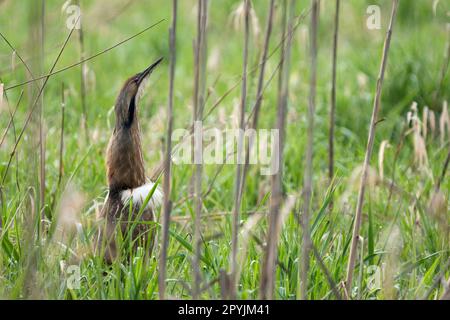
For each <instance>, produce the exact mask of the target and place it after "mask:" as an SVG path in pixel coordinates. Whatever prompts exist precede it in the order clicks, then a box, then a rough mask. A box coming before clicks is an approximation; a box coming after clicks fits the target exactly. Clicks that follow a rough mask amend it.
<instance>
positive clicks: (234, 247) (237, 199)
mask: <svg viewBox="0 0 450 320" xmlns="http://www.w3.org/2000/svg"><path fill="white" fill-rule="evenodd" d="M244 6H245V9H244V11H245V13H244V15H245V18H244V20H245V31H244V34H245V35H244V52H243V57H242V60H243V64H242V87H241V105H240V110H239V113H240V114H239V136H238V153H237V169H236V181H235V186H234V188H235V190H234V209H233V228H232V238H231V292H230V298H232V299H236V284H237V281H238V280H239V279H236V274H237V268H238V266H237V252H238V235H239V220H240V210H241V201H242V193H243V191H244V190H243V189H242V187H243V186H242V182H243V180H242V179H243V177H242V173H241V172H242V164H241V163H242V162H241V158H242V152H243V147H244V125H245V106H246V104H247V65H248V46H249V29H250V0H244Z"/></svg>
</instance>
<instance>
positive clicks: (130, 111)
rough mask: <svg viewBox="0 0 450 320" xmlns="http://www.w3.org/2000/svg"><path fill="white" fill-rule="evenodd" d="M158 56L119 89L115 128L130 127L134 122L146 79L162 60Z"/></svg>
mask: <svg viewBox="0 0 450 320" xmlns="http://www.w3.org/2000/svg"><path fill="white" fill-rule="evenodd" d="M162 59H163V58H159V59H158V60H157V61H155V62H154V63H152V64H151V65H150V66H149V67H148V68H147V69H145V70H144V71H142V72H139V73H137V74H136V75H134V76H132V77H131V78H129V79H128V80H127V81H126V82H125V84H124V85H123V87H122V90H120V93H119V96H118V97H117V100H116V105H115V111H116V128H118V127H121V128H130V127H131V126H132V125H133V123H135V122H136V107H137V104H138V101H139V99H140V98H141V96H142V94H143V91H144V88H145V86H146V83H147V80H148V78H149V76H150V74H151V73H152V72H153V70H154V69H155V68H156V66H157V65H158V64H159V63H160V62H161V61H162Z"/></svg>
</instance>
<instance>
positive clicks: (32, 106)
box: [2, 20, 78, 184]
mask: <svg viewBox="0 0 450 320" xmlns="http://www.w3.org/2000/svg"><path fill="white" fill-rule="evenodd" d="M77 21H78V20H77ZM75 25H76V23H75V24H74V26H73V27H72V29H71V30H70V32H69V34H68V35H67V37H66V39H65V41H64V44H63V45H62V47H61V49H60V51H59V52H58V55H57V57H56V59H55V61H54V62H53V65H52V67H51V68H50V72H49V73H50V74H51V73H52V72H53V70H54V69H55V67H56V64H57V63H58V61H59V59H60V58H61V55H62V53H63V52H64V49H65V48H66V46H67V43H68V42H69V39H70V37H71V36H72V33H73V31H74V29H75ZM49 78H50V76H47V77H46V78H45V79H44V83H43V84H42V86H41V87H40V88H39V92H38V95H37V97H36V98H35V100H34V102H33V104H32V105H31V108H30V111H29V112H28V115H27V117H26V119H25V123H24V125H23V127H22V129H21V130H20V133H19V136H18V137H17V141H16V143H15V144H14V147H13V150H12V151H11V154H10V157H9V160H8V164H7V166H6V169H5V173H4V175H3V179H2V184H3V183H4V181H5V179H6V176H7V175H8V169H9V167H10V166H11V161H12V158H13V157H14V154H15V152H16V151H17V147H18V145H19V143H20V140H21V138H22V136H23V134H24V132H25V130H26V128H27V127H28V124H29V123H30V120H31V117H32V115H33V113H34V111H35V109H36V107H37V106H38V102H39V99H40V96H41V94H42V92H43V90H44V88H45V86H46V85H47V82H48V79H49Z"/></svg>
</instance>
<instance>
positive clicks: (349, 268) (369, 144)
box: [345, 0, 399, 297]
mask: <svg viewBox="0 0 450 320" xmlns="http://www.w3.org/2000/svg"><path fill="white" fill-rule="evenodd" d="M398 3H399V0H393V1H392V11H391V18H390V22H389V27H388V30H387V34H386V39H385V42H384V48H383V56H382V58H381V66H380V73H379V75H378V79H377V88H376V94H375V99H374V103H373V111H372V118H371V120H370V127H369V136H368V142H367V148H366V155H365V158H364V164H363V168H362V175H361V182H360V186H359V193H358V202H357V205H356V212H355V221H354V225H353V235H352V242H351V246H350V256H349V259H348V266H347V278H346V281H345V288H346V290H347V294H348V295H349V297H351V288H352V280H353V272H354V269H355V261H356V255H357V252H356V248H357V245H358V237H359V230H360V228H361V219H362V207H363V204H364V193H365V189H366V184H367V177H368V168H369V164H370V158H371V156H372V151H373V145H374V141H375V128H376V124H377V121H378V113H379V110H380V105H381V93H382V88H383V81H384V74H385V70H386V65H387V60H388V55H389V48H390V45H391V39H392V30H393V26H394V22H395V17H396V15H397V8H398Z"/></svg>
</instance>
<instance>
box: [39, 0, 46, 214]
mask: <svg viewBox="0 0 450 320" xmlns="http://www.w3.org/2000/svg"><path fill="white" fill-rule="evenodd" d="M40 20H41V21H40V22H41V26H40V28H41V31H40V43H39V44H40V49H41V54H40V58H41V61H40V68H39V69H40V72H42V69H43V67H44V65H45V61H44V60H45V48H44V44H45V0H42V2H41V15H40ZM42 84H43V82H41V85H42ZM39 105H40V106H39V210H40V211H41V219H42V220H43V219H44V218H45V213H44V210H43V209H44V205H45V133H44V126H45V118H44V91H43V92H42V94H41V101H40V102H39Z"/></svg>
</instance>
